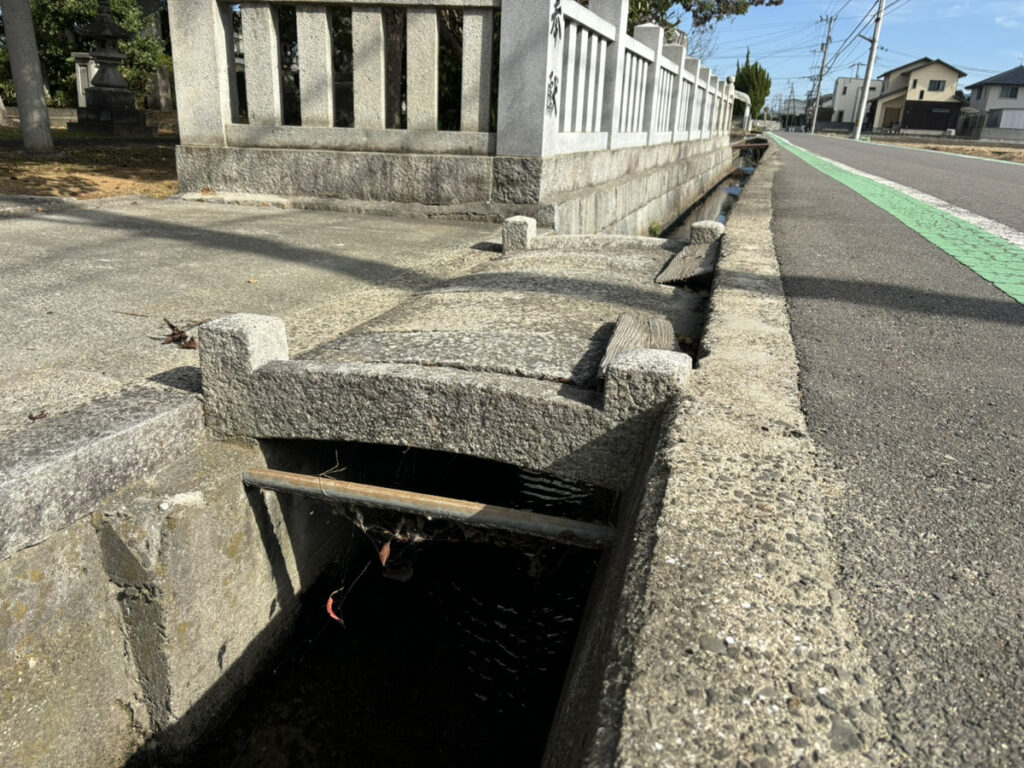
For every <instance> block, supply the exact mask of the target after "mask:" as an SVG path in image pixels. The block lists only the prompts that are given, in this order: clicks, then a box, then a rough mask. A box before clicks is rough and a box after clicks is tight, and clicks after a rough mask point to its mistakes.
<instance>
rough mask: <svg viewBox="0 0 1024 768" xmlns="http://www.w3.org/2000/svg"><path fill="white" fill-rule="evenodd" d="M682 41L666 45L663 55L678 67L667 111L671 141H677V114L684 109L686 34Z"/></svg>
mask: <svg viewBox="0 0 1024 768" xmlns="http://www.w3.org/2000/svg"><path fill="white" fill-rule="evenodd" d="M682 37H683V41H682V42H681V43H680V44H679V45H666V46H665V56H666V57H667V58H668V60H669V61H671V62H672V63H673V64H675V65H676V66H678V67H679V76H678V77H677V78H676V82H675V86H674V87H673V88H672V106H671V107H670V109H669V113H668V115H669V116H668V126H669V130H670V131H671V132H672V141H679V139H680V136H679V132H680V125H679V115H680V113H681V112H682V111H683V110H684V109H685V105H684V104H683V92H684V91H683V85H684V83H685V82H686V81H685V80H684V79H683V71H684V70H683V67H684V65H685V63H686V43H687V40H686V35H683V36H682Z"/></svg>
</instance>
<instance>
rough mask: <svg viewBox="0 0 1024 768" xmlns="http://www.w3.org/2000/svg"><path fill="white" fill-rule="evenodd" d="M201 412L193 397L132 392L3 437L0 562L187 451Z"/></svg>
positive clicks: (143, 390) (196, 433) (195, 438)
mask: <svg viewBox="0 0 1024 768" xmlns="http://www.w3.org/2000/svg"><path fill="white" fill-rule="evenodd" d="M201 414H202V410H201V408H200V405H199V402H198V401H197V400H196V398H195V396H193V395H185V394H180V393H175V392H168V391H165V390H157V389H148V388H140V389H136V390H131V391H129V392H126V393H124V394H122V395H119V396H116V397H107V398H102V399H99V400H94V401H93V402H91V403H88V404H87V405H84V406H82V407H80V408H78V409H75V410H73V411H70V412H68V413H66V414H62V415H60V416H56V417H54V418H51V419H45V420H43V421H41V422H39V423H38V424H35V425H33V427H32V429H31V430H24V431H21V432H18V433H16V434H15V435H14V436H12V437H10V438H9V439H8V440H7V442H6V443H5V445H4V450H3V452H2V453H0V559H3V558H5V557H9V556H10V555H12V554H13V553H15V552H17V551H18V550H20V549H23V548H24V547H28V546H31V545H33V544H36V543H38V542H40V541H42V540H44V539H46V538H47V537H48V536H50V535H51V534H53V533H54V532H56V531H58V530H60V529H61V528H63V527H65V526H67V525H68V524H69V523H72V522H74V521H75V520H77V519H80V518H82V517H84V516H85V515H87V514H88V512H89V509H90V507H92V506H93V505H94V504H96V503H97V502H99V501H100V499H102V498H103V497H104V496H106V495H107V494H109V493H112V492H113V491H115V490H117V489H118V488H120V487H122V486H123V485H125V484H127V483H130V482H133V481H135V480H137V479H139V478H140V477H143V476H145V475H146V474H148V473H150V472H152V471H154V470H155V469H156V468H157V467H159V466H161V465H162V464H164V463H166V462H167V461H168V457H169V456H174V455H177V454H179V453H182V452H187V451H188V450H190V449H191V448H192V447H193V446H194V445H195V444H196V442H197V441H198V439H199V435H200V432H201V428H202V424H201V419H202V416H201Z"/></svg>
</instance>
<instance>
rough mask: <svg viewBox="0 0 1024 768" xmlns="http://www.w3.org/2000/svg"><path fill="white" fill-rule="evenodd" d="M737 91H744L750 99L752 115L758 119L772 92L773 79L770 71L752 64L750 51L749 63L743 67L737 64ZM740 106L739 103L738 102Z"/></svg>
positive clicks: (748, 52) (748, 51) (748, 53)
mask: <svg viewBox="0 0 1024 768" xmlns="http://www.w3.org/2000/svg"><path fill="white" fill-rule="evenodd" d="M736 90H737V91H743V93H745V94H747V96H749V97H750V114H751V115H753V116H754V117H757V116H759V115H760V114H761V110H762V109H763V108H764V101H765V99H767V98H768V94H769V93H771V90H772V79H771V78H770V77H769V76H768V71H767V70H766V69H765V68H764V67H762V66H761V65H760V64H758V63H757V62H756V61H755V62H754V63H753V64H751V62H750V49H749V48H748V49H747V61H746V63H745V64H744V65H743V66H742V67H741V66H740V63H739V62H738V61H737V62H736ZM737 105H738V102H737Z"/></svg>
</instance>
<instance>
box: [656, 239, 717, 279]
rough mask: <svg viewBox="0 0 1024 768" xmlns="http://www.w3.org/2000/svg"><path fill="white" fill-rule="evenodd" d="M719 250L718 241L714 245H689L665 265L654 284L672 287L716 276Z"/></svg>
mask: <svg viewBox="0 0 1024 768" xmlns="http://www.w3.org/2000/svg"><path fill="white" fill-rule="evenodd" d="M719 250H720V241H718V240H716V241H714V242H713V243H695V244H693V245H688V246H686V247H685V248H683V250H681V251H680V252H679V253H677V254H676V255H675V257H674V258H673V259H672V261H670V262H669V263H668V264H666V265H665V268H664V269H663V270H661V273H660V274H659V275H658V276H657V277H656V278H655V279H654V282H656V283H658V284H660V285H670V284H673V283H685V282H686V281H687V280H693V279H695V278H699V277H707V276H709V275H711V274H714V271H715V265H716V264H717V263H718V252H719Z"/></svg>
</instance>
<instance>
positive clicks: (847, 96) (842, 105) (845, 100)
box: [832, 77, 882, 124]
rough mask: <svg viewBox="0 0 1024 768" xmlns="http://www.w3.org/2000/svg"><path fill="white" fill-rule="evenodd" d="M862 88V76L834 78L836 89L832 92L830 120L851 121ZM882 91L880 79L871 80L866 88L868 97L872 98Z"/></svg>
mask: <svg viewBox="0 0 1024 768" xmlns="http://www.w3.org/2000/svg"><path fill="white" fill-rule="evenodd" d="M863 90H864V78H861V77H840V78H837V79H836V89H835V90H834V91H833V92H832V120H833V121H834V122H837V123H851V124H852V123H853V121H854V120H856V119H857V118H856V115H857V103H858V102H859V101H860V94H861V92H862V91H863ZM881 92H882V81H881V80H872V81H871V84H870V86H869V90H868V98H869V99H870V98H874V97H875V96H877V95H878V94H879V93H881Z"/></svg>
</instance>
